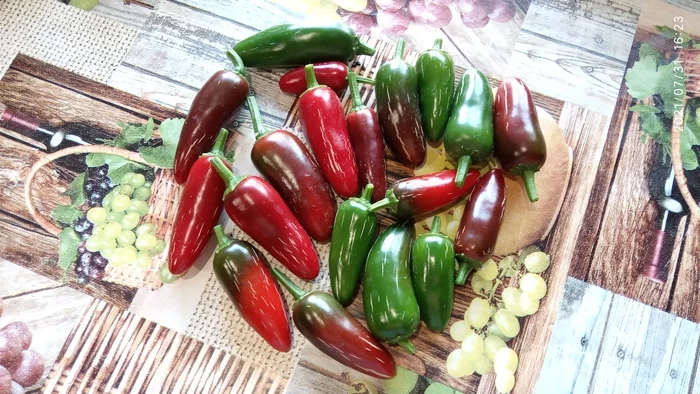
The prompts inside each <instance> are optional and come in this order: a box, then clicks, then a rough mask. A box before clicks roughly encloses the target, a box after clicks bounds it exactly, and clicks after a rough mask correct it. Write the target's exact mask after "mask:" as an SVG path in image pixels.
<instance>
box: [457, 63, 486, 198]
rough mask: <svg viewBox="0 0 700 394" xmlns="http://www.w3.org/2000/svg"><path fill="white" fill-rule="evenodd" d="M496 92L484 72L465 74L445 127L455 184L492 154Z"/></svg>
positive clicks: (460, 182)
mask: <svg viewBox="0 0 700 394" xmlns="http://www.w3.org/2000/svg"><path fill="white" fill-rule="evenodd" d="M493 138H494V137H493V91H492V90H491V85H489V81H488V79H486V76H484V74H482V73H481V71H478V70H475V69H471V70H469V71H467V72H465V73H464V75H463V76H462V80H461V81H460V82H459V86H458V87H457V93H456V95H455V102H454V105H453V106H452V111H451V112H450V119H449V120H448V121H447V127H446V128H445V150H446V151H447V154H448V155H449V156H450V158H451V159H452V160H453V161H455V162H456V163H457V176H455V182H456V183H457V185H458V186H461V185H462V183H463V182H464V177H465V176H466V175H467V171H468V170H469V166H470V165H471V164H472V163H473V162H479V161H482V160H484V159H486V158H487V157H489V156H490V155H491V153H492V152H493V146H494V142H493Z"/></svg>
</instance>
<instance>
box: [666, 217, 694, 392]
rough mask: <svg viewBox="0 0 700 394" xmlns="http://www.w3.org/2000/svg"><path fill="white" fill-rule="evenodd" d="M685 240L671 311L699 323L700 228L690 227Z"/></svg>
mask: <svg viewBox="0 0 700 394" xmlns="http://www.w3.org/2000/svg"><path fill="white" fill-rule="evenodd" d="M685 225H686V223H685V222H683V223H682V224H681V225H680V228H681V229H682V228H685ZM685 238H686V242H685V244H684V245H683V254H682V256H681V259H680V262H679V264H678V271H677V272H678V273H677V274H676V278H677V279H676V284H675V287H674V288H673V298H672V299H671V309H670V311H671V313H673V314H674V315H678V316H680V317H682V318H685V319H690V320H692V321H696V322H697V321H700V292H698V283H700V228H698V226H695V227H693V226H688V232H687V233H686V234H685ZM698 390H700V386H698Z"/></svg>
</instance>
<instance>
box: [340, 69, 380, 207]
mask: <svg viewBox="0 0 700 394" xmlns="http://www.w3.org/2000/svg"><path fill="white" fill-rule="evenodd" d="M356 78H357V77H356V76H355V73H354V72H352V71H350V73H349V74H348V79H349V81H350V92H351V93H352V108H351V109H350V112H349V113H348V116H347V121H348V132H349V133H350V142H352V147H353V149H354V150H355V159H356V160H357V170H358V171H359V172H360V184H361V185H362V187H365V186H367V185H368V184H372V185H374V192H373V193H372V202H377V201H379V200H381V199H382V198H384V194H385V193H386V162H385V161H384V138H383V137H382V129H381V128H380V127H379V117H377V113H376V112H375V111H374V110H373V109H371V108H368V107H367V106H366V105H364V103H363V102H362V98H361V97H360V92H359V89H358V87H357V81H356Z"/></svg>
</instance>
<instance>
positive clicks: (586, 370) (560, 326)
mask: <svg viewBox="0 0 700 394" xmlns="http://www.w3.org/2000/svg"><path fill="white" fill-rule="evenodd" d="M612 298H613V296H612V293H610V292H609V291H606V290H604V289H601V288H600V287H596V286H592V285H590V284H587V283H586V282H582V281H580V280H578V279H574V278H569V279H567V281H566V286H565V288H564V296H563V298H562V300H561V304H560V305H559V311H558V312H557V320H556V322H555V323H554V327H553V328H552V336H551V338H550V340H549V344H548V345H547V355H546V357H545V359H544V361H543V364H542V371H541V372H540V376H539V380H538V382H537V388H536V390H535V392H536V393H537V394H558V393H581V394H583V393H588V389H589V385H590V383H591V378H592V377H593V373H594V371H595V366H596V361H597V358H598V353H599V351H600V347H601V344H602V340H603V333H604V331H605V324H606V322H607V320H608V313H609V312H610V305H611V303H612ZM521 359H522V358H521ZM522 360H523V364H525V363H530V360H529V359H522Z"/></svg>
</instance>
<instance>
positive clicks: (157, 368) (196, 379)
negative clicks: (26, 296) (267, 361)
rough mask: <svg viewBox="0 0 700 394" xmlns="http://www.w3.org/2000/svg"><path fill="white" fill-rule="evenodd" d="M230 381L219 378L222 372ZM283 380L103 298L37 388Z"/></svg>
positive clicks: (171, 388) (197, 386) (270, 387)
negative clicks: (44, 380) (42, 383)
mask: <svg viewBox="0 0 700 394" xmlns="http://www.w3.org/2000/svg"><path fill="white" fill-rule="evenodd" d="M231 370H237V371H238V373H236V374H235V375H234V376H235V380H234V381H226V382H223V383H222V382H221V376H222V375H223V373H224V371H227V372H228V371H231ZM285 385H286V381H285V380H284V379H280V377H279V376H277V375H276V374H275V373H274V372H270V371H262V370H261V369H259V368H255V367H253V366H251V364H250V363H248V362H246V361H245V360H242V359H240V358H238V357H235V356H232V355H230V354H227V353H225V352H222V351H220V350H217V349H215V348H213V347H210V346H207V345H204V344H202V343H201V342H199V341H197V340H195V339H193V338H189V337H186V336H184V335H182V334H179V333H177V332H175V331H172V330H169V329H167V328H165V327H162V326H159V325H157V324H155V323H152V322H150V321H148V320H146V319H143V318H138V317H136V316H135V315H133V314H131V313H129V312H124V311H122V310H120V309H119V308H117V307H115V306H112V305H108V304H107V303H105V302H103V301H93V302H92V303H91V304H90V305H89V307H88V309H87V311H86V312H85V314H83V316H82V318H81V320H80V322H79V323H78V324H77V325H76V326H75V328H74V329H73V331H72V332H71V333H70V336H69V337H68V340H67V341H66V343H65V345H63V349H62V350H61V354H60V355H59V358H58V361H57V362H56V364H54V366H53V368H52V370H51V373H50V376H49V378H48V379H47V380H46V382H45V383H44V386H43V391H44V392H46V393H59V392H61V393H63V392H74V391H76V390H80V391H89V392H120V393H121V392H132V393H155V392H193V393H194V392H196V393H201V392H205V391H203V389H204V388H206V387H217V388H219V389H220V390H223V391H224V392H227V393H253V392H255V393H282V392H283V390H284V387H285Z"/></svg>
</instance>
